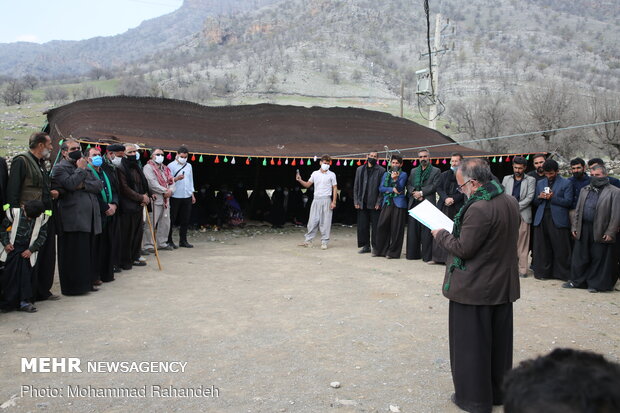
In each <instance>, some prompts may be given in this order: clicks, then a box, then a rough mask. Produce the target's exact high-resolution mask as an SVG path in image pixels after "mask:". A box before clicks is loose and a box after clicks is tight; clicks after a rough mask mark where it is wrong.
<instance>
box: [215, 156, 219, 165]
mask: <svg viewBox="0 0 620 413" xmlns="http://www.w3.org/2000/svg"><path fill="white" fill-rule="evenodd" d="M215 163H220V157H219V156H217V155H215Z"/></svg>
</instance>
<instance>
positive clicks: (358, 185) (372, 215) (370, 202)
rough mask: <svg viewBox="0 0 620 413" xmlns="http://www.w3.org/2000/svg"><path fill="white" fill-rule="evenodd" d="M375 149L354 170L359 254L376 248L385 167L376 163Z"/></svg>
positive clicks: (354, 196)
mask: <svg viewBox="0 0 620 413" xmlns="http://www.w3.org/2000/svg"><path fill="white" fill-rule="evenodd" d="M378 158H379V156H378V154H377V152H376V151H374V152H370V153H369V154H368V159H367V160H366V164H364V165H362V166H359V167H358V168H357V170H356V171H355V183H354V184H353V204H354V205H355V209H357V247H358V248H361V249H360V250H359V253H360V254H364V253H367V252H370V251H371V247H372V250H373V251H376V249H377V223H378V222H379V214H380V213H381V202H382V201H383V197H382V196H381V194H380V193H379V184H380V183H381V177H383V174H384V173H385V168H383V167H382V166H380V165H378V164H377V160H378Z"/></svg>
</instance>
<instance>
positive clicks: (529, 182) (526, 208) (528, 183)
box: [502, 175, 536, 224]
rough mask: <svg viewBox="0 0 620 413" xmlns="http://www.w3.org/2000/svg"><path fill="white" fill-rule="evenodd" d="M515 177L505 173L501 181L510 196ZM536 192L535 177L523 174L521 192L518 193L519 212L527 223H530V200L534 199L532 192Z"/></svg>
mask: <svg viewBox="0 0 620 413" xmlns="http://www.w3.org/2000/svg"><path fill="white" fill-rule="evenodd" d="M514 183H515V177H514V175H506V176H505V177H504V180H503V181H502V186H503V187H504V190H505V191H506V193H507V194H508V195H510V196H512V188H513V187H514ZM535 192H536V179H534V178H533V177H531V176H529V175H524V176H523V182H521V192H520V193H519V199H520V200H519V212H520V213H521V218H522V219H523V221H525V222H526V223H528V224H531V223H532V206H531V204H532V201H533V200H534V193H535Z"/></svg>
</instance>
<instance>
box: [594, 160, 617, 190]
mask: <svg viewBox="0 0 620 413" xmlns="http://www.w3.org/2000/svg"><path fill="white" fill-rule="evenodd" d="M596 165H602V166H605V162H604V161H603V160H602V159H601V158H592V159H590V160H589V161H588V168H589V169H590V170H592V167H594V166H596ZM607 178H609V183H610V184H611V185H613V186H615V187H616V188H620V179H618V178H614V177H613V176H607Z"/></svg>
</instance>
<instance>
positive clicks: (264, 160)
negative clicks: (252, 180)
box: [263, 158, 267, 166]
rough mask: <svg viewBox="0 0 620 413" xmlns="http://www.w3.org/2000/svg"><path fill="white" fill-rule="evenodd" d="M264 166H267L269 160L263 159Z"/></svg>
mask: <svg viewBox="0 0 620 413" xmlns="http://www.w3.org/2000/svg"><path fill="white" fill-rule="evenodd" d="M263 166H267V158H263Z"/></svg>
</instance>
